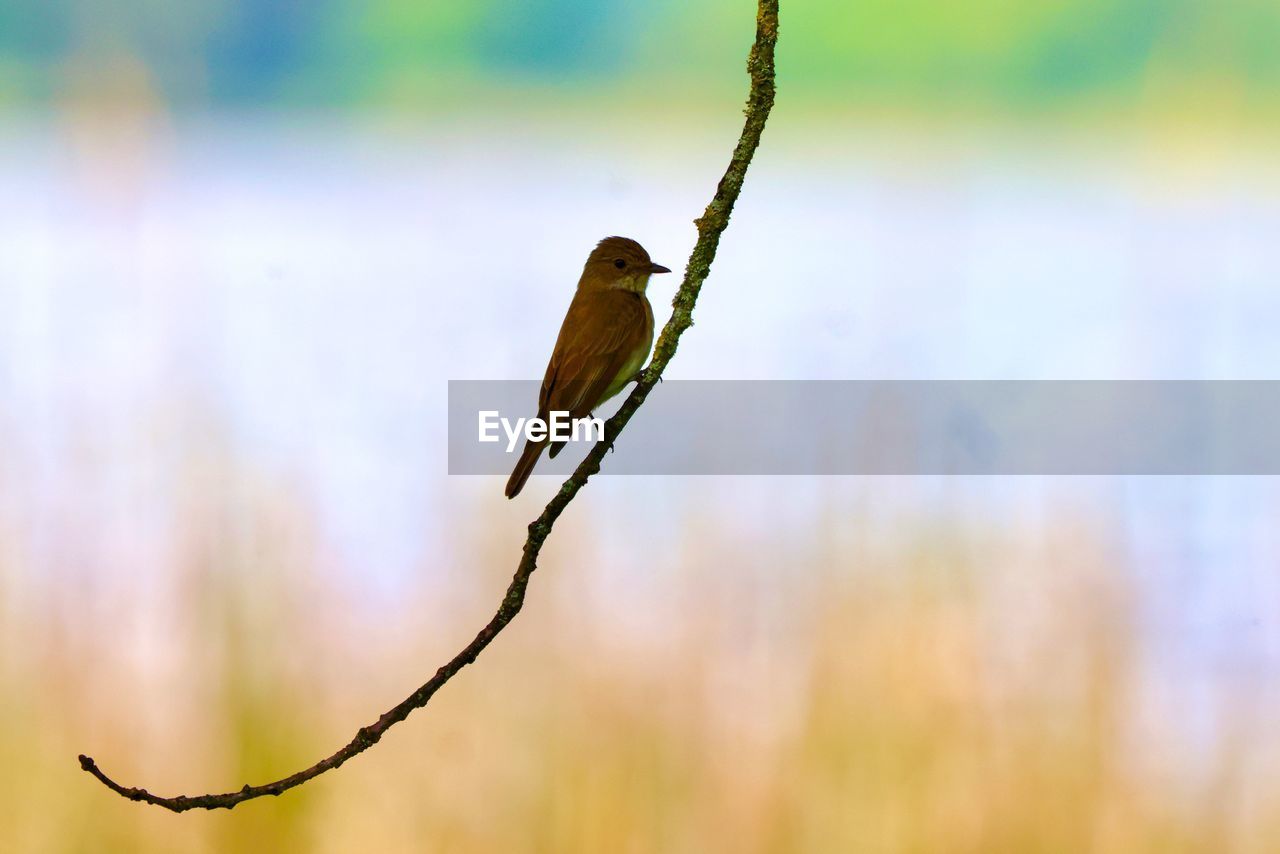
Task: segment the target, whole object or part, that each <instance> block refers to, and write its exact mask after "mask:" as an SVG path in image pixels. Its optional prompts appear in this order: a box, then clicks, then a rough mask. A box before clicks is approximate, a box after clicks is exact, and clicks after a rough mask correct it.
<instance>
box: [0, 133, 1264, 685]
mask: <svg viewBox="0 0 1280 854" xmlns="http://www.w3.org/2000/svg"><path fill="white" fill-rule="evenodd" d="M574 128H578V126H576V125H574V126H571V127H570V128H569V130H566V128H565V127H564V126H557V125H555V124H554V123H551V122H542V123H538V122H529V121H511V122H506V123H504V122H493V121H490V122H488V123H481V122H470V123H459V124H452V125H449V124H440V125H433V126H374V125H369V126H353V125H350V124H345V125H337V124H332V123H329V122H327V121H326V120H325V119H323V118H322V117H318V118H313V119H306V120H301V119H300V120H298V121H296V122H295V123H292V124H280V123H265V122H262V123H248V124H245V123H238V122H230V121H217V120H212V119H206V120H186V121H184V122H181V123H177V124H157V125H149V124H143V125H127V124H126V125H124V126H122V127H110V126H108V127H97V126H89V127H84V126H78V125H76V124H75V123H65V122H61V121H59V122H54V121H51V120H43V119H40V120H32V121H30V122H25V123H24V122H18V121H11V122H10V124H8V125H7V126H5V127H4V128H3V129H0V186H2V187H4V188H5V190H4V192H3V194H0V448H3V449H4V453H5V459H4V466H3V470H2V471H0V486H3V487H4V488H3V490H0V491H3V493H4V495H5V500H6V502H7V503H8V505H9V506H7V507H5V508H3V509H4V513H3V514H0V515H3V516H5V517H6V518H7V519H8V520H9V523H8V524H10V525H11V526H12V527H14V528H15V529H16V530H18V531H19V533H20V535H21V536H20V540H21V542H22V544H23V548H24V550H25V553H26V555H27V557H28V561H27V565H28V566H29V567H32V572H33V573H34V574H36V575H39V576H40V577H42V578H44V579H45V580H46V581H49V583H56V581H57V579H59V578H60V577H61V576H60V573H64V572H71V573H72V575H73V579H77V580H79V581H83V580H84V579H85V578H86V577H89V578H92V577H93V575H94V573H95V572H100V571H105V570H103V569H102V568H104V567H117V566H133V567H136V568H138V569H139V571H143V570H142V568H143V567H147V566H150V567H151V568H152V569H151V571H154V572H163V567H164V563H165V555H166V553H167V552H166V549H167V548H169V547H170V546H171V545H172V542H173V538H174V537H175V536H176V535H175V534H174V532H173V531H172V530H171V527H172V523H173V518H174V515H173V514H174V512H175V511H174V509H173V508H174V507H175V505H177V504H179V503H181V502H182V501H183V500H185V498H184V490H187V489H189V488H190V487H189V481H188V480H185V479H184V477H183V471H184V468H183V467H184V465H185V462H186V461H188V460H189V459H190V458H192V457H193V456H195V457H201V456H206V457H208V458H209V459H210V460H212V461H213V463H214V466H215V468H214V471H215V472H216V471H217V468H216V466H217V464H218V461H220V460H228V459H234V460H236V461H237V462H238V463H239V464H243V465H249V466H251V467H252V468H253V469H254V470H255V471H257V472H261V473H263V474H262V476H263V477H264V478H266V479H267V480H268V481H272V482H277V481H278V482H283V483H287V484H289V485H290V486H291V488H293V489H295V490H296V491H297V493H298V494H300V495H304V496H307V497H308V500H310V501H312V502H314V505H315V509H316V512H317V514H318V517H319V518H320V519H321V520H322V530H321V531H320V532H319V535H320V536H321V537H323V538H324V540H325V542H326V543H327V544H328V548H330V549H331V550H332V556H331V558H325V559H323V560H321V561H320V565H321V566H326V565H332V566H346V567H358V568H359V569H358V571H359V572H360V573H361V575H362V577H363V579H364V580H366V581H368V582H369V583H370V585H371V586H372V587H373V588H375V589H378V590H383V591H387V592H391V593H394V591H396V590H397V589H399V587H400V586H401V584H402V582H403V580H404V579H405V578H407V577H410V576H412V575H417V574H421V573H433V572H443V571H445V569H444V567H446V566H455V565H465V564H466V563H467V561H468V559H469V556H468V555H466V554H459V553H457V552H456V551H454V549H455V548H458V546H456V545H455V544H454V542H453V540H454V537H453V533H454V532H455V530H456V529H457V526H458V524H459V521H460V518H461V517H462V516H464V515H465V514H466V512H467V508H475V507H487V506H489V505H490V504H492V505H502V502H503V499H502V498H501V490H500V483H499V482H498V479H495V478H490V479H449V478H447V477H446V476H445V474H444V469H445V443H444V430H445V426H446V421H445V392H446V386H445V383H446V380H448V379H460V378H536V377H538V376H540V374H541V371H542V367H543V365H544V364H545V358H546V355H547V353H548V351H549V348H550V344H551V342H552V341H553V339H554V336H555V332H556V329H557V327H558V324H559V320H560V317H561V315H562V313H563V311H564V307H565V305H566V303H567V300H568V297H569V294H570V290H571V288H572V286H573V283H574V281H575V280H576V276H577V273H578V270H579V268H580V265H581V261H582V259H583V257H585V254H586V252H587V251H588V250H589V249H590V247H591V246H592V244H593V243H594V241H595V240H597V239H598V238H600V237H602V236H605V235H606V234H613V233H618V234H626V235H629V236H633V237H636V238H637V239H639V240H640V241H641V242H642V243H644V244H645V246H646V247H647V248H648V249H649V250H650V252H651V254H652V255H653V257H654V258H655V259H656V260H658V261H661V262H663V263H666V264H668V265H669V266H672V267H673V268H680V267H682V265H683V259H684V258H686V257H687V254H688V251H689V249H690V247H691V245H692V242H693V239H694V232H693V228H692V226H691V224H690V220H691V218H692V217H693V216H695V215H696V214H697V213H699V212H700V211H701V208H702V206H703V205H704V204H705V202H706V200H707V198H708V197H709V194H710V192H711V190H712V189H713V188H714V185H715V181H716V179H717V177H718V174H719V171H720V169H722V168H723V166H722V161H723V157H724V152H725V151H727V148H728V145H729V144H730V143H731V141H732V139H733V137H734V134H735V133H736V127H735V126H734V123H733V121H729V122H725V123H722V124H718V125H712V124H706V125H704V126H689V125H676V126H675V129H674V130H672V129H662V130H659V131H658V132H657V133H656V134H655V135H654V136H649V135H647V134H637V133H635V132H634V130H632V129H630V128H627V127H625V126H618V125H615V124H613V123H609V127H608V128H607V129H605V130H603V131H601V130H599V128H596V129H593V130H592V131H590V132H588V131H587V130H586V129H585V128H579V130H580V131H581V132H574ZM1166 153H1167V152H1164V151H1163V150H1161V148H1160V146H1159V144H1157V143H1156V142H1154V141H1153V142H1152V143H1151V144H1150V145H1144V144H1142V142H1141V141H1138V142H1134V141H1132V140H1130V141H1127V142H1120V143H1116V144H1109V143H1108V142H1107V141H1105V140H1101V141H1100V140H1094V139H1092V138H1091V137H1088V136H1085V137H1082V138H1080V139H1076V140H1075V141H1070V140H1067V141H1063V140H1061V139H1056V138H1054V137H1053V136H1052V135H1044V136H1035V135H1029V136H1014V135H1009V136H1001V137H997V138H994V139H983V140H981V141H977V142H975V141H974V140H972V139H967V138H965V137H964V136H963V135H961V136H958V137H957V139H955V140H948V139H946V138H941V139H939V140H934V141H933V142H932V143H931V144H928V145H921V144H918V143H917V142H912V141H910V140H909V139H908V142H906V143H904V141H903V139H902V138H899V137H896V136H894V135H893V134H871V133H861V134H859V133H853V132H850V131H848V130H840V129H837V128H826V127H814V128H808V129H805V128H790V129H788V128H787V127H785V126H784V127H783V128H781V129H780V130H779V131H778V132H777V133H773V134H772V135H771V136H770V137H769V139H768V142H767V145H766V147H765V148H764V149H763V150H762V152H761V155H760V157H759V159H758V160H757V163H756V164H755V166H753V170H752V174H751V176H750V181H749V183H748V186H747V188H746V191H745V193H744V196H743V198H742V201H741V203H740V205H739V207H738V210H737V211H736V213H735V216H734V220H733V225H732V227H731V229H730V230H729V232H728V234H727V235H726V237H725V239H724V242H723V244H722V247H721V251H720V255H719V257H718V260H717V262H716V266H715V269H714V271H713V275H712V278H711V279H710V280H709V281H708V283H707V286H706V290H705V292H704V297H703V299H702V301H701V302H700V304H699V309H698V315H697V319H698V322H697V325H696V326H695V327H694V328H693V329H692V330H691V331H690V332H689V334H688V336H687V337H686V340H685V343H684V344H682V347H681V351H680V355H679V357H678V358H677V360H676V361H675V363H674V364H673V366H672V368H671V375H672V376H678V377H686V378H700V379H701V378H761V379H768V378H811V379H827V378H875V379H889V378H974V379H977V378H982V379H986V378H1000V379H1004V378H1012V379H1036V378H1045V379H1049V378H1057V379H1091V378H1098V379H1121V378H1152V379H1207V378H1238V379H1243V378H1265V379H1276V378H1280V336H1277V335H1276V332H1275V330H1276V329H1277V328H1280V295H1278V294H1277V288H1276V285H1277V283H1280V249H1278V248H1277V246H1276V242H1275V235H1276V234H1278V233H1280V180H1278V178H1277V171H1276V169H1275V168H1274V166H1273V165H1271V164H1269V163H1268V161H1266V160H1265V159H1263V158H1261V157H1256V156H1253V155H1251V154H1250V153H1249V152H1248V151H1247V150H1244V149H1241V150H1236V149H1231V150H1229V151H1227V152H1221V151H1219V152H1209V153H1207V154H1205V153H1201V154H1200V155H1197V157H1196V158H1194V159H1192V160H1190V161H1183V160H1180V159H1178V158H1176V157H1174V158H1172V159H1170V158H1167V157H1165V156H1164V155H1165V154H1166ZM1188 163H1190V165H1188ZM674 278H675V277H667V278H665V279H662V280H659V281H655V283H654V293H652V296H653V299H654V303H655V306H658V307H660V308H659V315H660V316H665V311H664V310H662V307H665V304H666V303H667V301H668V300H669V298H670V295H671V293H672V292H673V290H674V287H675V285H676V282H674V281H672V280H673V279H674ZM624 445H625V442H624V443H622V445H620V448H619V453H625V447H624ZM549 488H550V487H549V485H548V484H546V483H543V482H539V481H537V480H535V481H534V486H533V487H532V488H531V489H530V490H529V491H530V493H531V494H530V495H528V496H522V501H521V502H520V503H519V504H518V505H517V506H514V507H512V506H505V507H498V508H497V509H495V510H494V511H493V512H495V513H497V512H501V513H505V514H507V516H509V518H510V519H511V525H510V527H511V529H512V530H513V531H516V530H518V529H519V527H520V526H521V525H523V524H524V522H526V521H527V519H528V518H531V516H532V515H533V512H534V509H535V507H536V504H537V501H538V496H542V495H545V494H546V492H547V491H548V490H549ZM585 499H586V500H588V501H591V502H598V504H599V506H600V507H602V508H603V510H602V515H605V516H607V517H610V518H617V519H631V518H635V517H636V516H637V514H639V513H643V514H645V516H644V518H645V519H647V520H649V521H651V522H654V523H655V527H657V528H659V529H661V530H666V531H672V532H674V531H676V530H678V528H679V526H680V524H681V513H682V512H684V511H687V510H688V509H689V508H690V507H701V508H704V509H705V508H714V512H716V513H718V514H720V515H722V516H723V517H725V518H726V519H733V518H735V517H737V516H738V514H739V513H741V516H742V517H743V518H759V514H768V515H769V517H771V518H772V520H773V524H774V525H775V526H776V533H777V535H778V536H783V537H787V536H789V537H794V538H795V541H796V542H804V541H805V540H806V538H807V537H809V536H810V535H811V532H810V530H809V525H810V524H811V520H812V518H813V512H814V511H816V510H817V509H818V508H820V507H828V508H830V507H844V506H851V505H853V504H860V505H865V504H866V503H867V502H870V503H871V504H873V505H874V506H875V507H876V508H877V512H879V513H882V514H884V515H885V516H886V517H892V516H894V515H895V514H897V515H903V516H909V517H913V518H931V519H943V520H950V521H954V522H957V523H958V524H962V525H965V526H967V527H970V528H975V529H979V530H981V529H983V528H989V529H991V530H995V531H1032V532H1034V531H1036V530H1039V529H1042V528H1045V527H1048V526H1051V525H1052V524H1055V523H1056V522H1059V521H1061V520H1062V519H1063V518H1078V519H1083V520H1085V521H1086V522H1087V523H1088V525H1089V527H1090V529H1091V530H1094V531H1095V532H1101V535H1102V536H1103V537H1104V539H1106V540H1107V541H1108V542H1109V543H1110V544H1111V547H1112V548H1114V550H1115V557H1116V558H1117V564H1118V565H1122V566H1129V567H1132V569H1133V571H1134V572H1135V574H1136V575H1137V577H1138V578H1140V579H1141V580H1142V582H1143V585H1144V586H1143V589H1144V590H1145V591H1146V593H1147V597H1146V599H1145V603H1144V605H1143V608H1142V614H1143V627H1142V628H1143V631H1144V633H1145V635H1146V636H1147V637H1148V638H1149V639H1150V646H1151V649H1152V650H1153V652H1154V655H1153V657H1152V666H1153V667H1159V668H1172V671H1173V672H1174V673H1176V674H1177V675H1178V677H1179V678H1180V679H1183V680H1184V681H1185V684H1186V691H1187V695H1188V696H1190V697H1192V698H1193V699H1194V692H1195V690H1196V689H1195V685H1196V681H1195V680H1196V678H1198V677H1199V676H1203V675H1205V674H1211V675H1213V677H1214V678H1221V677H1222V676H1223V674H1224V673H1225V674H1228V675H1230V674H1239V676H1240V678H1241V679H1242V680H1246V681H1248V680H1256V679H1257V678H1258V677H1259V676H1262V675H1265V676H1266V677H1267V679H1268V680H1272V681H1273V680H1274V678H1275V677H1276V676H1277V675H1278V674H1280V573H1277V569H1280V535H1278V534H1277V533H1276V527H1277V526H1276V524H1275V519H1276V518H1277V514H1278V512H1280V484H1277V483H1276V481H1275V480H1274V479H1268V478H1198V479H1197V478H1134V479H1122V478H1061V479H1041V478H1018V479H978V478H975V479H946V478H919V479H874V478H873V479H856V478H849V479H839V480H830V481H815V480H810V479H795V478H779V479H757V480H747V479H741V480H738V479H735V480H733V481H730V482H726V481H710V480H706V481H697V480H689V479H675V480H671V481H658V480H655V479H647V478H646V479H614V480H608V479H605V480H602V481H601V482H600V484H598V485H593V486H592V487H591V489H590V491H589V493H588V494H587V496H585ZM641 508H644V509H643V510H641ZM753 514H755V515H753ZM504 518H506V517H504ZM655 520H656V522H655ZM750 528H751V526H749V525H748V526H746V528H744V536H747V537H750V536H751V535H752V532H751V530H750ZM616 534H617V536H618V537H619V538H620V541H621V542H623V543H636V544H639V543H643V544H644V545H643V548H644V549H646V550H654V551H656V552H661V551H662V550H663V549H666V548H671V546H669V545H667V544H665V543H663V542H661V541H659V542H650V541H649V540H648V539H646V538H643V537H641V536H640V535H638V534H637V533H635V532H628V531H627V530H626V525H620V530H619V531H618V532H616ZM659 539H660V540H661V538H659ZM637 548H639V546H637ZM621 551H622V552H623V553H624V555H625V554H626V553H628V550H627V549H626V548H623V549H621ZM651 553H653V552H650V551H646V552H645V554H651ZM643 564H644V561H643V560H639V559H637V560H627V559H625V558H624V559H620V560H619V566H620V567H621V568H622V569H620V570H616V571H626V570H628V569H633V570H635V571H636V572H643V571H644V566H643ZM69 567H78V568H77V569H75V570H71V569H68V568H69ZM95 567H97V568H98V569H94V568H95ZM64 580H65V579H64ZM69 583H70V582H69Z"/></svg>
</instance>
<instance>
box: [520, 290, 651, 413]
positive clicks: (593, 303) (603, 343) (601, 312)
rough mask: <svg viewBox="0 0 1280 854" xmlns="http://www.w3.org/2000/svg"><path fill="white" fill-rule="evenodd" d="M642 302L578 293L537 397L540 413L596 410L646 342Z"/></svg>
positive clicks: (615, 294)
mask: <svg viewBox="0 0 1280 854" xmlns="http://www.w3.org/2000/svg"><path fill="white" fill-rule="evenodd" d="M647 323H648V321H647V314H646V312H645V309H644V297H642V296H640V295H639V294H636V293H633V292H631V291H619V290H612V291H580V292H579V293H577V294H576V295H575V296H574V298H573V303H572V304H570V306H569V312H568V314H566V315H565V319H564V324H563V325H562V326H561V327H560V337H559V339H558V340H557V341H556V348H555V351H554V352H552V354H551V362H550V364H548V365H547V374H546V377H545V378H544V379H543V381H542V393H541V394H540V395H539V398H538V410H539V413H540V414H543V416H544V417H545V413H548V412H552V411H566V412H570V413H572V417H574V418H581V417H583V416H585V415H586V414H587V413H588V412H590V411H591V410H592V409H594V408H595V407H596V406H597V405H598V404H599V403H600V401H601V398H603V397H604V393H605V391H607V390H608V388H609V386H611V385H612V384H613V382H614V380H616V379H617V378H618V374H619V372H620V371H622V370H623V368H624V367H625V366H626V364H627V362H628V361H630V360H631V359H632V358H633V357H634V355H635V353H636V350H638V349H639V348H640V347H644V346H645V345H646V344H647V343H648V337H649V330H648V328H647Z"/></svg>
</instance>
